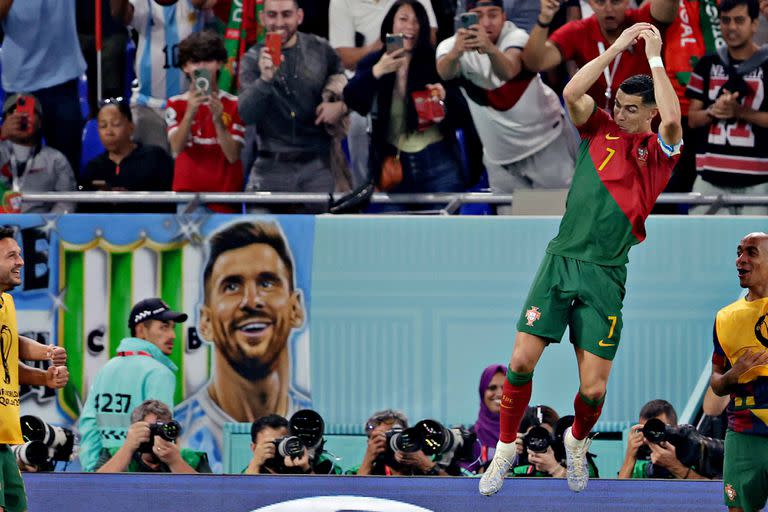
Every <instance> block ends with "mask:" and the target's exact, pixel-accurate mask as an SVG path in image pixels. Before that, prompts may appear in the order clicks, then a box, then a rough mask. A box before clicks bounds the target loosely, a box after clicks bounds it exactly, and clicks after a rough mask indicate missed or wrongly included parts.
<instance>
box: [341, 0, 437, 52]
mask: <svg viewBox="0 0 768 512" xmlns="http://www.w3.org/2000/svg"><path fill="white" fill-rule="evenodd" d="M395 2H396V0H331V4H330V6H329V8H328V40H329V42H330V43H331V46H332V47H333V48H354V47H355V46H356V45H355V32H357V33H359V34H361V35H362V36H363V41H362V43H363V45H366V46H367V45H369V44H371V43H372V42H374V41H376V40H377V39H379V36H380V35H381V22H382V21H384V17H385V16H386V15H387V12H389V9H390V8H391V7H392V5H393V4H394V3H395ZM419 3H420V4H421V5H423V6H424V8H425V9H426V10H427V16H428V17H429V26H430V27H431V28H437V18H436V17H435V11H434V10H433V9H432V3H431V2H430V1H429V0H419Z"/></svg>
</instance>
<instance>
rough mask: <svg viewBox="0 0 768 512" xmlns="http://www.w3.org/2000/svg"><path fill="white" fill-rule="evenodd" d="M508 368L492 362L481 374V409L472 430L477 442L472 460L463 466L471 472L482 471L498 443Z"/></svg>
mask: <svg viewBox="0 0 768 512" xmlns="http://www.w3.org/2000/svg"><path fill="white" fill-rule="evenodd" d="M506 374H507V368H506V367H505V366H504V365H503V364H492V365H490V366H488V367H486V368H485V370H483V373H482V374H480V388H479V390H478V391H479V392H480V411H479V412H478V413H477V421H475V424H474V425H473V426H472V427H471V429H470V430H471V431H472V432H474V433H475V434H477V441H478V442H477V443H475V448H474V451H473V457H472V461H471V462H467V463H462V464H461V467H462V468H463V469H464V470H466V471H468V472H470V473H482V472H483V471H485V467H486V464H487V463H489V462H490V461H491V459H492V458H493V452H494V451H495V450H496V443H498V442H499V410H500V409H501V389H502V388H503V387H504V378H505V376H506Z"/></svg>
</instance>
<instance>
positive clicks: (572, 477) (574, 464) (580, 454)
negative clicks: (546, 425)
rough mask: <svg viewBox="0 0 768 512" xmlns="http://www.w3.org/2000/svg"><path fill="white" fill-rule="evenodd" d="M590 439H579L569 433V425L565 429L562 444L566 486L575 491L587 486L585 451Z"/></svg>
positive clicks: (587, 472)
mask: <svg viewBox="0 0 768 512" xmlns="http://www.w3.org/2000/svg"><path fill="white" fill-rule="evenodd" d="M591 443H592V440H591V439H590V438H589V437H587V438H586V439H582V440H581V441H579V440H578V439H576V438H575V437H573V434H572V433H571V428H570V427H569V428H568V429H567V430H566V431H565V436H564V438H563V444H564V445H565V457H566V463H567V464H568V469H567V475H568V487H569V488H570V489H571V490H572V491H575V492H581V491H583V490H584V489H586V488H587V482H589V468H588V467H587V451H588V450H589V445H590V444H591Z"/></svg>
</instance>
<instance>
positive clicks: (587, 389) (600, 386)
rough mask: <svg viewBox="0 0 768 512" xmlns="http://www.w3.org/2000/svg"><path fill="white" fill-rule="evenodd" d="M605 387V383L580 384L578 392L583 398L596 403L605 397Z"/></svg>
mask: <svg viewBox="0 0 768 512" xmlns="http://www.w3.org/2000/svg"><path fill="white" fill-rule="evenodd" d="M606 385H607V383H606V382H593V383H590V384H587V385H584V384H582V385H581V387H580V388H579V391H580V392H581V394H582V396H583V397H584V398H586V399H588V400H595V401H597V400H600V399H601V398H603V397H604V396H605V390H606Z"/></svg>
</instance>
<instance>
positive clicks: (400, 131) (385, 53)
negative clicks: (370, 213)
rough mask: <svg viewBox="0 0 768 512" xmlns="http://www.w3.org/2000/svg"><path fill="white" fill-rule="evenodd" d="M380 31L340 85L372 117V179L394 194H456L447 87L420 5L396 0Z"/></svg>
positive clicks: (458, 177) (458, 182) (460, 182)
mask: <svg viewBox="0 0 768 512" xmlns="http://www.w3.org/2000/svg"><path fill="white" fill-rule="evenodd" d="M380 37H381V41H382V43H383V45H384V48H383V49H381V50H377V51H375V52H373V53H370V54H368V55H367V56H366V57H365V58H363V60H361V61H360V62H359V63H358V65H357V72H356V73H355V76H354V77H353V78H352V79H351V80H350V82H349V84H348V85H347V87H346V88H345V89H344V101H346V102H347V104H348V105H349V107H350V108H351V109H353V110H355V111H356V112H358V113H360V114H362V115H368V114H370V115H371V121H372V126H373V132H372V135H371V145H370V156H369V160H368V161H369V165H370V174H371V176H372V177H373V179H374V183H375V184H376V185H377V187H378V188H379V189H380V190H384V191H388V192H393V193H423V192H461V191H462V190H464V188H465V176H464V171H463V169H462V167H461V163H460V162H461V160H460V156H459V154H458V153H457V148H458V144H457V143H456V139H455V134H454V130H452V129H450V127H451V123H450V120H449V119H447V118H446V116H447V115H450V113H451V105H450V104H449V105H447V107H446V105H445V104H444V101H445V100H446V96H447V95H446V89H445V88H444V87H443V85H442V84H441V83H440V77H439V76H438V74H437V71H436V69H435V50H434V48H433V47H432V44H431V43H430V29H429V18H428V17H427V11H426V10H425V9H424V6H423V5H421V3H420V2H418V1H417V0H398V1H397V2H395V3H394V4H393V5H392V7H391V8H390V10H389V12H387V15H386V16H385V17H384V21H383V22H382V24H381V35H380ZM444 120H445V122H444ZM409 209H412V208H409Z"/></svg>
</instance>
